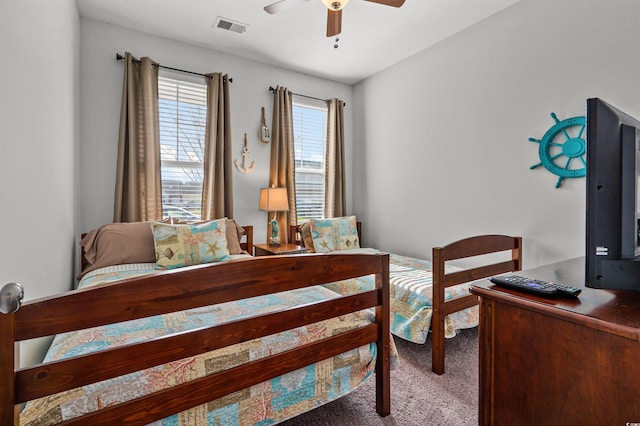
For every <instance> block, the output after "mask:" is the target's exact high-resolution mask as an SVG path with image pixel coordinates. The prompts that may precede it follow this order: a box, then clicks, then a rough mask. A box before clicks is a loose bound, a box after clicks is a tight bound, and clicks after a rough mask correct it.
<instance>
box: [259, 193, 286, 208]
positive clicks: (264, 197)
mask: <svg viewBox="0 0 640 426" xmlns="http://www.w3.org/2000/svg"><path fill="white" fill-rule="evenodd" d="M260 210H264V211H268V212H286V211H289V201H288V196H287V188H261V189H260Z"/></svg>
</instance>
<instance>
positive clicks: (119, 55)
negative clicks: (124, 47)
mask: <svg viewBox="0 0 640 426" xmlns="http://www.w3.org/2000/svg"><path fill="white" fill-rule="evenodd" d="M123 59H124V56H122V55H121V54H119V53H116V60H118V61H121V60H123ZM158 67H160V68H164V69H167V70H171V71H178V72H183V73H186V74H194V75H200V76H202V77H208V76H207V75H206V74H202V73H199V72H195V71H187V70H181V69H178V68H172V67H167V66H165V65H160V64H158ZM228 80H229V83H233V78H229V79H228Z"/></svg>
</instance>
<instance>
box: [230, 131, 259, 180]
mask: <svg viewBox="0 0 640 426" xmlns="http://www.w3.org/2000/svg"><path fill="white" fill-rule="evenodd" d="M249 155H251V154H250V153H249V147H248V146H247V134H246V133H245V134H244V147H242V165H240V162H239V161H238V160H234V162H233V164H235V165H236V169H238V170H240V171H241V172H242V173H247V174H248V173H251V172H253V171H254V170H255V168H256V163H255V161H252V162H251V165H249Z"/></svg>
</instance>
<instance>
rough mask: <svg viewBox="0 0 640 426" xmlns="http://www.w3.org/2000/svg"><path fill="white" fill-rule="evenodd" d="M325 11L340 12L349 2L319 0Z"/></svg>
mask: <svg viewBox="0 0 640 426" xmlns="http://www.w3.org/2000/svg"><path fill="white" fill-rule="evenodd" d="M321 1H322V3H324V5H325V6H327V9H330V10H342V8H343V7H345V6H346V5H347V3H349V0H321Z"/></svg>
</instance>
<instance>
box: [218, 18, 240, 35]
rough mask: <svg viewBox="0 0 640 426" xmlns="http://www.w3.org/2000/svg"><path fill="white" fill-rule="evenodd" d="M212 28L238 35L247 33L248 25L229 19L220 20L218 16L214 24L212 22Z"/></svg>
mask: <svg viewBox="0 0 640 426" xmlns="http://www.w3.org/2000/svg"><path fill="white" fill-rule="evenodd" d="M213 26H214V27H216V28H221V29H223V30H229V31H233V32H235V33H240V34H242V33H243V32H245V31H247V27H248V25H246V24H243V23H241V22H237V21H232V20H231V19H227V18H222V17H220V16H218V17H217V18H216V22H214V24H213Z"/></svg>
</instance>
